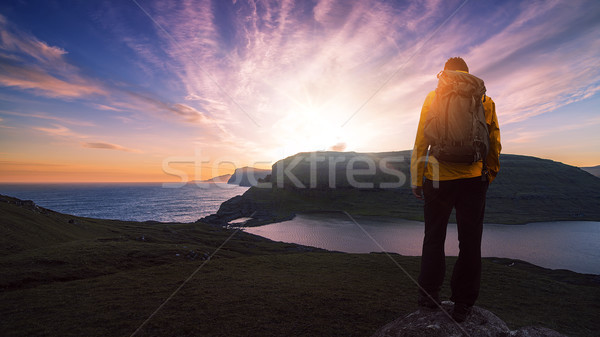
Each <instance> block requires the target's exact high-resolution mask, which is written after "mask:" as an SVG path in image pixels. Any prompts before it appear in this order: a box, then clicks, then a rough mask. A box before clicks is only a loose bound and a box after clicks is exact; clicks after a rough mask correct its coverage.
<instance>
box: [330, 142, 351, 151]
mask: <svg viewBox="0 0 600 337" xmlns="http://www.w3.org/2000/svg"><path fill="white" fill-rule="evenodd" d="M346 146H347V144H346V143H344V142H340V143H337V144H335V145H333V146H332V147H330V148H329V149H330V150H332V151H338V152H342V151H344V150H345V149H346Z"/></svg>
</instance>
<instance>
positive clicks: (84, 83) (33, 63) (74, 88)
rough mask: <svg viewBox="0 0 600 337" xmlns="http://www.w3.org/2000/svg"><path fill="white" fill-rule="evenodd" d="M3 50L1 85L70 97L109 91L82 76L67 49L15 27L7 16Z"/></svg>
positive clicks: (0, 40) (0, 31) (1, 31)
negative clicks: (68, 55) (69, 59)
mask: <svg viewBox="0 0 600 337" xmlns="http://www.w3.org/2000/svg"><path fill="white" fill-rule="evenodd" d="M0 50H1V51H2V52H1V53H0V85H3V86H6V87H16V88H19V89H24V90H32V91H34V92H35V93H36V94H38V95H42V96H47V97H60V98H67V99H69V98H79V97H83V96H90V95H106V94H107V91H106V89H105V88H103V86H102V85H100V84H99V83H97V82H96V81H94V80H92V79H89V78H85V77H83V76H81V75H80V74H79V70H78V69H77V67H75V66H72V65H70V64H69V63H68V62H67V61H66V60H65V59H64V56H65V55H66V54H67V52H66V51H65V50H64V49H62V48H60V47H56V46H50V45H48V44H47V43H46V42H44V41H40V40H38V39H37V38H36V37H35V36H32V35H30V34H28V33H24V32H22V31H20V30H18V29H16V28H15V27H13V26H12V25H10V24H9V23H8V21H7V20H6V19H5V18H4V17H2V20H0Z"/></svg>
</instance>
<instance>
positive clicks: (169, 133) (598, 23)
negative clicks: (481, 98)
mask: <svg viewBox="0 0 600 337" xmlns="http://www.w3.org/2000/svg"><path fill="white" fill-rule="evenodd" d="M0 15H1V16H0V32H1V35H0V154H1V159H0V180H1V181H165V180H169V179H172V178H173V177H171V176H169V175H168V174H166V173H165V172H164V164H165V162H171V161H180V162H185V163H180V164H178V165H179V166H180V168H181V169H183V170H188V171H189V170H191V169H192V166H191V164H190V158H192V157H193V158H195V159H194V160H196V161H199V162H202V167H204V168H206V169H205V170H204V171H202V173H201V174H200V173H198V172H196V173H197V174H196V175H200V177H195V178H198V179H201V178H202V179H204V178H208V177H210V176H212V175H215V174H220V173H226V172H228V171H232V170H233V168H235V167H241V166H246V165H256V166H262V167H268V166H270V164H272V163H273V162H274V161H276V160H278V159H281V158H283V157H285V156H288V155H292V154H294V153H296V152H300V151H313V150H342V151H391V150H406V149H410V148H412V146H413V141H414V136H415V131H416V126H417V122H418V118H419V112H420V107H421V105H422V103H423V100H424V98H425V96H426V95H427V93H428V92H429V91H430V90H432V89H434V88H435V85H436V78H435V75H436V74H437V73H438V71H439V70H440V69H441V68H442V67H443V64H444V62H445V60H446V59H447V58H449V57H452V56H462V57H463V58H465V60H466V61H467V63H468V64H469V67H470V70H471V73H473V74H474V75H476V76H479V77H481V78H482V79H483V80H484V81H485V83H486V87H487V90H488V91H487V93H488V95H489V96H491V97H492V98H493V99H494V101H495V102H496V108H497V113H498V118H499V121H500V124H501V125H500V127H501V133H502V144H503V152H504V153H515V154H525V155H533V156H538V157H543V158H549V159H553V160H557V161H562V162H565V163H567V164H571V165H576V166H593V165H598V164H600V137H599V136H598V131H597V129H598V128H599V126H600V109H599V107H600V98H599V97H600V95H599V94H598V91H600V33H599V32H600V3H599V2H597V1H434V0H431V1H375V0H373V1H341V0H340V1H334V0H315V1H291V0H285V1H247V0H246V1H243V0H237V1H229V0H218V1H217V0H214V1H177V2H168V1H149V0H135V1H119V2H115V1H14V2H9V3H3V4H1V5H0ZM190 174H194V173H193V172H191V171H190Z"/></svg>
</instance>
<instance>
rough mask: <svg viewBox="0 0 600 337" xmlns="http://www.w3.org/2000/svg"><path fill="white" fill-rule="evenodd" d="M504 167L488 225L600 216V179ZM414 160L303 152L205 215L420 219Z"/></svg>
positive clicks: (533, 165) (531, 163)
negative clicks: (316, 214)
mask: <svg viewBox="0 0 600 337" xmlns="http://www.w3.org/2000/svg"><path fill="white" fill-rule="evenodd" d="M500 165H501V168H500V173H499V175H498V177H497V178H496V179H495V180H494V182H493V183H492V184H491V185H490V189H489V191H488V199H487V208H486V220H485V221H486V222H487V223H499V224H523V223H528V222H539V221H562V220H595V221H598V220H600V178H598V177H595V176H593V175H591V174H590V173H588V172H585V171H584V170H582V169H580V168H577V167H573V166H569V165H565V164H563V163H559V162H555V161H552V160H547V159H540V158H535V157H528V156H520V155H511V154H502V155H501V156H500ZM409 166H410V151H400V152H385V153H354V152H318V153H299V154H297V155H295V156H291V157H288V158H285V159H283V160H280V161H278V162H277V163H275V164H274V165H273V168H272V175H271V176H269V177H267V179H266V182H267V183H269V185H268V186H269V187H268V188H265V187H264V186H265V185H266V184H262V185H261V186H256V187H252V188H250V189H249V190H248V191H246V193H245V194H244V195H243V196H238V197H235V198H233V199H230V200H228V201H226V202H225V203H223V204H222V205H221V208H220V209H219V211H218V212H217V213H216V214H215V215H212V216H210V217H207V218H205V219H204V221H209V222H214V223H226V222H228V221H230V220H231V219H235V218H239V217H248V216H250V215H252V214H254V218H255V219H254V220H253V221H251V222H250V224H253V225H260V224H264V223H268V222H273V221H281V220H283V219H289V218H290V217H292V216H293V214H294V213H298V212H310V211H331V210H345V211H348V212H350V213H352V214H360V215H383V216H393V217H400V218H405V219H413V220H422V218H423V216H422V202H421V201H419V200H417V199H415V198H414V196H413V195H412V193H411V190H410V173H409V170H410V169H409ZM348 168H351V169H352V170H354V171H353V173H352V174H348V172H352V170H348Z"/></svg>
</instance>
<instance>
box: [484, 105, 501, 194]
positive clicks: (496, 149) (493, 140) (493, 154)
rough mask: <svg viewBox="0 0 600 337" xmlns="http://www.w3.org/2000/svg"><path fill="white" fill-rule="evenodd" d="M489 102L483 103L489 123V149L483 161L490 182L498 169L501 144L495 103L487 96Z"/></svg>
mask: <svg viewBox="0 0 600 337" xmlns="http://www.w3.org/2000/svg"><path fill="white" fill-rule="evenodd" d="M487 99H488V100H489V102H487V104H486V105H485V109H486V110H489V116H490V118H489V119H490V123H488V131H489V133H490V150H489V152H488V155H487V157H486V159H485V163H486V166H487V169H488V181H489V182H490V183H491V182H492V181H493V180H494V179H495V178H496V175H497V174H498V171H500V151H501V150H502V145H501V144H500V126H499V124H498V116H497V115H496V104H495V103H494V101H493V100H492V99H491V98H489V97H487Z"/></svg>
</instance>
